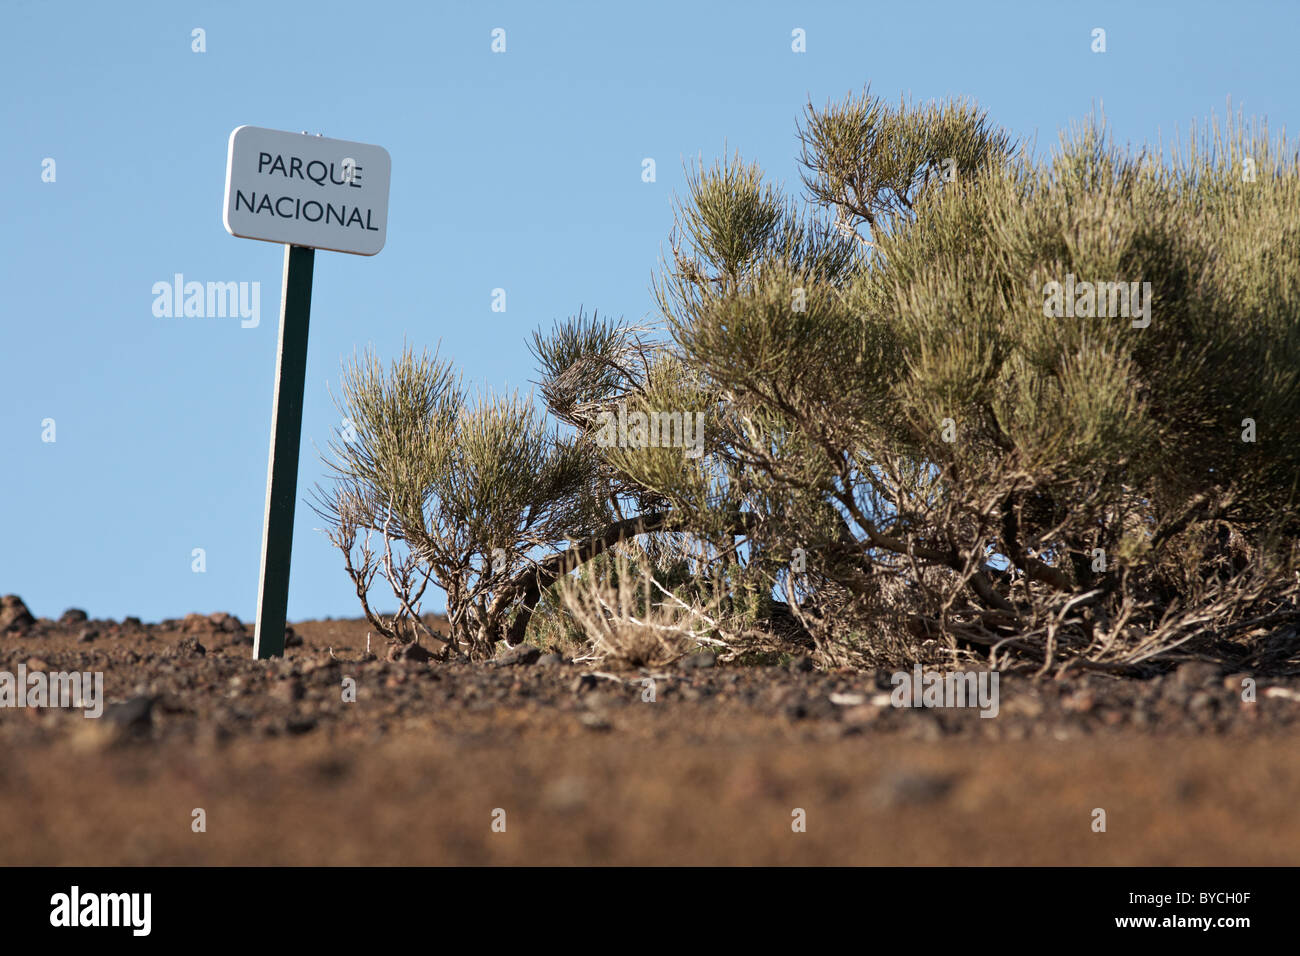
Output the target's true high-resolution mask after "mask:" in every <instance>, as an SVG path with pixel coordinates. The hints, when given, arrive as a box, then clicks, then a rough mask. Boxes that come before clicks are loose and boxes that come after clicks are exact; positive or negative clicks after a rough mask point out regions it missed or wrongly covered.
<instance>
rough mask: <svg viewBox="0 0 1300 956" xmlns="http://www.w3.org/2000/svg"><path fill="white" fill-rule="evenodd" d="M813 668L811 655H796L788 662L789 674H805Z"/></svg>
mask: <svg viewBox="0 0 1300 956" xmlns="http://www.w3.org/2000/svg"><path fill="white" fill-rule="evenodd" d="M812 669H813V662H812V658H811V657H796V658H795V659H794V660H792V661H791V662H790V673H791V674H807V673H809V672H810V671H811V670H812Z"/></svg>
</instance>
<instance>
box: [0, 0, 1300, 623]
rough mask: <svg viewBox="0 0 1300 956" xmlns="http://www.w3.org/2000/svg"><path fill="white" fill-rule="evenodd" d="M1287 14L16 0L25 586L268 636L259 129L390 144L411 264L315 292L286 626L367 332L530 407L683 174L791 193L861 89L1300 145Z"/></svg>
mask: <svg viewBox="0 0 1300 956" xmlns="http://www.w3.org/2000/svg"><path fill="white" fill-rule="evenodd" d="M1298 11H1300V5H1297V4H1294V3H1284V2H1277V3H1259V2H1256V3H1251V2H1236V3H1232V4H1222V3H1220V4H1210V3H1194V2H1172V0H1171V2H1159V3H1156V2H1152V3H1136V2H1133V0H1128V2H1120V3H1096V2H1090V3H1065V2H1057V3H1042V2H1037V3H1032V2H1025V3H1012V2H1005V3H999V2H993V3H986V4H968V3H957V2H935V0H930V2H927V3H925V4H924V5H920V4H917V5H911V4H896V3H867V2H853V3H849V2H845V3H831V2H809V0H801V2H786V3H775V2H751V3H739V2H729V3H719V2H701V0H695V2H689V3H682V2H669V0H664V2H658V3H654V4H637V5H634V4H612V3H609V2H603V3H570V2H555V3H547V4H542V3H536V2H520V3H469V2H464V3H385V2H378V0H370V2H365V3H331V2H320V0H316V2H311V3H305V2H292V3H287V2H285V3H281V2H273V0H257V2H224V3H184V2H166V3H162V2H159V3H132V2H124V3H114V4H105V3H100V2H92V0H83V2H78V3H57V2H51V3H37V2H28V0H4V2H3V12H4V28H3V30H0V77H3V81H4V83H3V88H4V94H3V101H2V103H3V105H2V106H0V129H3V133H2V134H0V138H2V142H3V147H4V148H3V149H0V176H3V181H4V182H5V184H6V186H5V190H4V198H3V204H2V205H0V220H2V221H3V229H0V262H3V270H4V272H3V278H4V291H5V307H4V343H3V345H2V346H0V449H2V451H0V528H2V529H3V535H4V541H3V543H2V545H0V593H16V594H19V595H21V596H22V597H23V598H24V599H25V600H26V601H27V603H28V605H29V606H30V607H31V608H32V610H33V612H34V613H36V614H38V615H46V616H57V615H58V614H59V613H61V612H62V611H63V610H64V609H65V608H67V607H74V606H75V607H81V608H85V609H86V610H87V611H88V612H89V613H90V614H91V616H93V617H122V616H125V615H128V614H135V615H138V616H140V617H142V618H144V619H145V620H158V619H161V618H164V617H173V616H178V615H181V614H184V613H186V612H189V611H202V612H209V611H216V610H225V611H230V612H232V613H234V614H236V615H238V616H239V617H240V618H242V619H244V620H251V619H252V617H253V615H254V610H255V605H256V599H257V574H258V557H259V552H260V547H261V524H262V509H263V499H264V496H265V483H266V457H267V449H268V443H269V435H270V414H271V398H272V395H271V390H272V378H273V374H274V368H275V350H276V334H277V321H278V310H279V296H280V272H281V268H282V259H283V250H282V247H279V246H275V245H273V244H270V243H265V242H256V241H251V240H247V239H236V238H234V237H232V236H230V235H228V234H227V233H226V232H225V230H224V229H223V227H222V220H221V208H222V193H223V187H224V178H225V162H226V143H227V139H228V137H229V135H230V132H231V130H233V129H234V128H235V127H236V126H240V125H243V124H249V125H255V126H265V127H271V128H274V129H284V130H292V131H299V130H308V131H310V132H313V133H316V132H319V133H323V134H324V135H326V136H331V137H335V138H339V139H348V140H356V141H360V142H366V143H376V144H379V145H382V146H384V147H386V148H387V149H388V151H389V153H390V154H391V155H392V163H393V167H392V188H391V194H390V198H389V215H388V223H389V224H388V238H387V246H386V247H385V248H384V250H383V251H382V252H381V253H380V254H379V255H377V256H375V257H373V258H368V257H361V256H350V255H344V254H339V253H333V252H319V253H317V256H316V269H315V285H314V294H313V303H312V316H311V341H310V351H309V357H308V367H307V385H306V389H307V394H306V404H305V410H304V417H303V449H302V459H301V462H302V463H301V468H300V474H299V507H298V520H297V525H296V532H295V537H294V546H293V559H294V560H293V577H292V584H291V589H290V598H289V617H290V619H302V618H307V617H317V616H354V615H356V614H358V613H359V611H358V608H357V606H356V598H355V596H354V595H353V594H352V592H351V586H350V583H349V581H348V579H347V577H346V575H345V574H344V572H343V570H342V565H341V562H340V558H339V556H338V554H337V552H335V551H334V550H333V549H332V548H331V547H330V546H329V545H328V543H327V542H326V540H325V538H324V536H323V535H322V534H321V533H320V532H318V531H316V530H314V529H315V528H316V527H317V526H318V525H319V524H320V522H319V519H317V518H316V516H315V515H314V514H313V513H312V512H311V511H310V510H309V509H308V508H307V507H306V506H305V504H303V502H302V499H303V497H304V496H305V495H306V494H307V493H308V491H309V490H310V488H311V487H312V485H313V484H314V483H316V482H317V481H320V480H322V478H323V477H324V475H325V469H324V467H323V465H322V464H321V463H320V461H319V458H318V457H317V454H316V451H315V448H314V447H313V443H314V444H315V446H319V447H322V448H323V446H324V443H325V441H326V440H327V439H328V437H329V434H330V431H331V429H333V428H335V427H337V426H338V424H339V418H340V416H339V415H338V414H337V413H336V412H335V410H334V407H333V405H332V403H331V401H330V399H329V395H328V393H327V385H328V384H329V383H336V382H337V380H338V372H339V364H340V360H341V359H342V358H343V357H345V356H348V355H351V353H352V352H353V351H354V349H360V348H365V347H366V346H368V345H373V346H374V347H375V348H376V350H377V351H378V352H379V354H380V355H381V356H382V357H384V358H389V357H391V356H393V355H395V354H396V353H397V352H398V351H399V350H400V348H401V346H402V343H403V341H409V342H411V343H414V344H416V345H428V346H430V347H432V346H435V345H437V344H438V343H439V342H441V347H442V353H443V354H444V355H446V356H450V357H452V358H454V359H455V361H456V362H457V363H458V364H459V366H460V367H461V368H462V369H463V370H464V371H465V373H466V378H467V380H468V381H469V382H472V383H481V384H490V385H493V386H496V387H502V386H506V387H522V388H527V387H528V385H529V380H530V379H531V378H533V377H534V374H535V373H534V370H533V365H532V361H531V356H530V355H529V353H528V350H527V347H526V344H525V342H526V339H527V336H528V333H529V332H530V331H531V330H532V329H534V328H536V327H538V326H547V327H549V326H550V324H551V322H552V321H553V320H555V319H558V318H563V317H565V316H568V315H570V314H573V313H575V312H576V311H577V310H578V309H579V307H581V306H585V307H586V308H587V309H588V310H591V309H592V308H598V309H599V310H600V311H602V312H611V313H614V314H621V315H625V316H628V317H631V318H644V317H650V316H652V314H653V313H652V309H653V302H652V297H651V294H650V290H649V286H650V279H651V276H652V274H653V272H654V270H655V268H656V265H657V263H658V261H659V256H660V253H661V250H662V247H663V244H664V241H665V238H666V236H667V234H668V231H669V228H670V226H671V222H672V208H671V199H672V196H673V194H674V192H677V193H680V192H681V191H682V187H683V162H684V161H686V160H687V159H690V158H694V157H696V156H698V155H699V154H701V153H703V155H704V158H705V160H706V162H711V161H712V160H713V159H715V158H717V157H720V156H721V155H722V153H723V151H724V146H725V147H726V148H727V149H728V150H730V151H735V150H739V151H740V153H741V154H742V156H743V157H744V158H745V159H747V160H757V161H758V162H759V163H760V164H761V165H762V166H763V168H764V169H765V170H766V171H767V173H768V175H769V177H771V178H772V179H773V180H775V181H777V182H781V183H784V184H786V185H787V186H789V187H790V188H791V189H796V188H797V187H798V185H799V181H798V174H797V166H796V162H795V157H796V155H797V153H798V148H797V143H796V139H795V121H796V118H797V117H798V115H799V114H800V112H801V110H802V107H803V106H804V104H805V103H806V102H807V101H808V100H809V99H810V98H811V100H812V101H813V102H814V103H817V104H822V103H825V102H826V101H827V100H828V99H840V98H842V97H843V96H845V95H846V94H847V93H849V92H851V91H858V90H861V89H862V87H863V86H864V85H865V84H867V83H868V82H869V83H870V84H871V85H872V90H873V92H875V93H879V94H884V95H887V96H889V97H890V98H893V97H897V96H898V95H899V94H909V95H911V96H913V97H915V98H917V99H930V98H936V97H947V96H968V97H972V98H974V99H976V100H978V101H979V103H980V104H981V105H982V106H984V107H985V108H987V109H988V110H989V111H990V114H991V116H992V118H993V119H994V120H996V121H997V122H999V123H1001V124H1002V125H1003V126H1005V127H1006V128H1008V129H1009V130H1010V131H1011V132H1012V133H1013V134H1014V135H1015V136H1017V137H1019V138H1024V139H1031V140H1032V139H1034V138H1035V137H1036V138H1037V141H1038V144H1039V146H1040V148H1041V147H1046V146H1050V145H1051V144H1052V143H1054V142H1055V139H1056V136H1057V133H1058V131H1059V130H1060V129H1061V128H1062V127H1064V126H1066V125H1068V124H1069V123H1070V121H1071V120H1077V119H1080V118H1082V117H1085V116H1086V115H1087V114H1088V113H1089V112H1090V110H1091V109H1092V108H1093V107H1094V105H1096V104H1102V105H1104V109H1105V113H1106V116H1107V118H1108V120H1109V121H1110V123H1111V126H1112V129H1113V131H1114V133H1115V136H1116V137H1117V139H1119V140H1120V141H1132V142H1135V143H1140V142H1143V141H1145V140H1154V139H1155V138H1156V137H1157V136H1159V135H1160V134H1162V133H1163V134H1164V137H1165V139H1166V141H1168V139H1169V137H1170V136H1171V135H1172V134H1174V133H1175V132H1176V131H1184V132H1185V131H1186V130H1187V128H1188V126H1189V124H1190V122H1191V121H1193V120H1195V119H1198V118H1205V117H1207V116H1208V115H1209V114H1210V113H1211V111H1215V112H1217V113H1219V114H1220V115H1222V114H1223V112H1224V109H1225V104H1226V101H1227V98H1228V97H1231V98H1232V103H1233V105H1234V107H1242V108H1244V110H1245V111H1246V112H1247V113H1248V114H1257V115H1261V116H1266V117H1267V118H1268V119H1269V122H1270V126H1271V127H1272V128H1273V129H1274V130H1275V131H1276V129H1277V128H1279V127H1281V126H1286V127H1287V128H1288V129H1289V130H1290V131H1292V132H1293V133H1294V131H1296V130H1297V129H1300V115H1297V114H1298V113H1300V98H1298V97H1297V93H1300V58H1297V57H1296V55H1295V50H1294V44H1295V40H1296V37H1297V36H1300V12H1298ZM497 27H500V28H502V29H504V30H505V31H506V52H505V53H503V54H494V53H492V52H491V49H490V46H491V32H492V30H493V29H494V28H497ZM1095 27H1101V28H1103V29H1105V30H1106V43H1107V50H1106V52H1105V53H1102V54H1098V53H1093V52H1092V51H1091V48H1090V47H1091V43H1092V35H1091V34H1092V30H1093V29H1094V28H1095ZM195 28H202V29H203V30H204V31H205V32H206V46H207V50H206V52H204V53H195V52H193V51H192V49H191V46H192V31H193V30H194V29H195ZM795 28H800V29H802V30H804V31H805V32H806V37H807V52H805V53H794V52H792V50H791V31H792V30H794V29H795ZM646 157H650V158H653V159H655V161H656V166H657V181H656V182H654V183H646V182H643V181H642V178H641V170H642V160H643V159H644V158H646ZM46 158H52V159H54V160H55V181H54V182H43V181H42V170H43V161H44V160H45V159H46ZM178 272H179V273H183V274H184V276H185V278H186V280H187V281H189V280H197V281H201V282H209V281H221V282H229V281H236V282H250V283H251V282H260V283H261V290H262V291H261V294H262V309H261V310H262V316H261V323H260V325H259V326H258V327H256V328H241V326H240V321H239V320H238V319H237V318H235V319H231V318H188V319H187V318H157V317H155V316H154V315H153V310H152V305H153V298H154V297H153V294H152V292H151V289H152V286H153V284H154V283H155V282H159V281H171V279H172V276H173V275H174V274H175V273H178ZM494 288H504V289H505V290H506V305H507V308H506V311H505V312H504V313H500V312H493V311H492V310H491V296H492V290H493V289H494ZM45 419H54V422H55V439H56V440H55V441H54V442H47V441H43V440H42V433H43V430H44V429H43V425H42V422H43V421H44V420H45ZM195 548H202V549H204V552H205V554H206V571H205V572H204V573H195V572H194V571H193V570H192V558H191V554H192V552H193V549H195ZM380 604H381V606H383V602H380Z"/></svg>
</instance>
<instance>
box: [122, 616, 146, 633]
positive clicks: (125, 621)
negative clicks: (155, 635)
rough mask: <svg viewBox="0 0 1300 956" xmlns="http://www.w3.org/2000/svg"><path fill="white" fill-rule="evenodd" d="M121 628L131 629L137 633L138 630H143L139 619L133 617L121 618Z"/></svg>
mask: <svg viewBox="0 0 1300 956" xmlns="http://www.w3.org/2000/svg"><path fill="white" fill-rule="evenodd" d="M122 626H123V627H129V628H132V629H134V630H137V631H138V630H143V628H144V625H143V624H142V623H140V619H139V618H138V617H134V616H133V617H124V618H122Z"/></svg>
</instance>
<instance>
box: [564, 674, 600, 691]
mask: <svg viewBox="0 0 1300 956" xmlns="http://www.w3.org/2000/svg"><path fill="white" fill-rule="evenodd" d="M599 683H600V681H599V680H598V679H597V678H595V677H592V676H591V675H590V674H583V675H582V676H581V677H578V678H576V679H575V680H574V681H573V683H572V684H570V685H569V691H570V692H571V693H574V694H582V693H585V692H586V691H589V690H592V689H593V688H595V686H596V685H597V684H599Z"/></svg>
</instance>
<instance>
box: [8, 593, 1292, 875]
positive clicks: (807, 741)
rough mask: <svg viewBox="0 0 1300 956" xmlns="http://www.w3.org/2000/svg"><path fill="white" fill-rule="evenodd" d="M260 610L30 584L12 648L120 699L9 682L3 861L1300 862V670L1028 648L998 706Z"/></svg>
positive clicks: (885, 686) (858, 677)
mask: <svg viewBox="0 0 1300 956" xmlns="http://www.w3.org/2000/svg"><path fill="white" fill-rule="evenodd" d="M251 632H252V628H251V626H245V625H244V624H242V623H241V622H240V621H238V620H237V619H235V618H233V617H231V616H230V615H227V614H214V615H211V616H200V615H190V616H189V617H187V618H185V619H183V620H176V621H163V622H160V623H156V624H144V623H141V622H140V621H138V620H135V619H131V618H128V619H127V620H126V621H123V622H113V621H102V620H91V619H87V617H86V615H84V614H83V613H81V612H77V611H69V612H68V613H66V614H65V615H63V617H62V618H61V619H60V620H58V621H51V620H44V619H40V620H37V619H34V618H33V617H32V616H31V615H30V614H29V613H28V612H27V611H26V609H25V608H23V607H22V606H21V603H20V602H17V600H16V599H13V598H6V599H4V603H3V604H0V672H9V673H14V674H16V673H18V671H19V668H20V665H21V666H22V668H24V669H25V671H26V672H27V673H32V672H34V671H38V670H44V671H73V670H76V671H83V672H84V671H102V672H103V674H104V682H105V688H104V690H105V697H106V698H107V701H108V705H107V707H106V708H105V711H104V713H103V716H102V717H101V718H99V719H87V718H86V717H85V716H84V715H83V714H82V712H81V711H80V710H62V709H56V708H0V863H5V864H15V863H22V864H200V863H222V864H384V863H391V864H443V863H470V864H473V863H524V864H532V863H561V864H563V863H651V864H670V863H812V864H820V863H832V864H877V863H887V864H946V863H951V864H1151V865H1165V864H1190V865H1204V864H1225V865H1229V864H1287V865H1293V864H1295V863H1297V862H1300V814H1297V813H1296V809H1295V808H1296V797H1297V795H1298V794H1300V747H1298V746H1297V744H1296V734H1297V730H1298V729H1300V677H1294V676H1293V677H1284V678H1268V679H1266V678H1262V677H1261V678H1259V679H1258V681H1257V686H1256V688H1255V694H1254V697H1255V699H1254V700H1253V701H1250V700H1243V679H1244V678H1245V677H1246V676H1247V675H1241V674H1226V673H1222V672H1220V670H1219V669H1218V668H1216V667H1215V666H1213V665H1208V664H1202V663H1189V664H1184V665H1183V666H1182V667H1180V668H1179V669H1178V670H1177V671H1175V672H1172V673H1170V674H1167V675H1165V676H1162V677H1158V678H1155V679H1152V680H1146V681H1135V680H1123V679H1115V678H1111V677H1106V676H1102V675H1097V674H1091V675H1086V676H1077V677H1071V678H1069V679H1067V680H1063V681H1053V680H1038V681H1036V680H1033V679H1032V678H1030V677H1027V676H1011V675H1002V678H1001V685H1000V708H999V712H998V715H997V716H996V717H993V718H987V719H986V718H981V717H980V716H979V715H978V713H977V712H976V711H975V710H955V709H925V708H918V709H911V708H896V707H894V706H892V705H891V703H890V699H889V698H890V691H891V690H892V687H891V684H890V680H889V678H890V675H889V674H888V673H883V672H882V673H878V674H861V673H856V672H854V673H848V672H845V673H823V672H818V671H816V670H814V669H813V668H812V667H811V664H810V662H808V661H806V660H801V659H796V660H794V661H793V662H792V663H791V664H790V665H789V666H788V667H780V668H778V667H720V666H717V665H716V664H715V662H714V661H713V659H712V658H711V657H710V656H709V655H696V656H695V657H691V658H687V659H686V660H684V661H681V662H679V663H678V664H677V665H674V666H673V667H671V668H667V669H664V670H661V671H656V672H621V673H605V672H600V671H594V670H593V669H592V668H591V667H589V666H585V665H582V664H575V663H573V662H570V661H566V660H564V659H562V658H559V657H556V656H553V655H543V654H540V653H538V652H537V651H536V650H535V649H532V648H527V649H523V650H521V651H517V652H511V653H509V654H507V655H506V656H505V657H503V658H502V659H500V660H498V661H496V662H494V663H492V664H489V665H470V664H466V663H457V662H453V663H441V662H438V661H436V660H429V659H425V655H423V654H420V653H410V652H408V653H406V654H401V655H398V654H393V655H390V654H389V649H388V648H387V647H386V646H383V645H380V646H376V647H373V648H372V650H374V651H375V652H376V653H375V654H369V655H368V654H367V653H366V627H365V624H364V622H361V621H330V620H325V621H308V622H301V623H296V624H294V625H293V627H292V631H291V636H290V639H289V641H288V648H287V650H286V654H285V658H284V659H283V660H275V661H262V662H258V661H254V660H252V659H251V652H252V637H251ZM390 656H392V657H394V658H395V659H391V660H390V659H388V658H389V657H390ZM352 682H355V683H354V684H353V683H352ZM352 687H354V688H355V694H354V698H355V699H354V700H345V699H344V698H345V697H347V696H351V694H350V691H351V688H352ZM651 698H653V699H651ZM1098 809H1101V810H1104V811H1105V822H1106V829H1105V832H1096V831H1095V830H1094V820H1096V819H1097V816H1098V815H1097V813H1096V812H1095V811H1097V810H1098ZM198 810H201V811H202V815H201V819H202V820H203V822H204V824H205V829H204V830H203V831H202V832H196V830H197V827H198V825H197V823H195V821H196V820H197V819H200V816H199V815H196V811H198ZM800 811H802V813H801V812H800ZM800 820H802V821H804V822H805V825H804V827H803V830H802V832H797V828H796V826H795V825H794V824H797V823H798V822H799V821H800Z"/></svg>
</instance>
